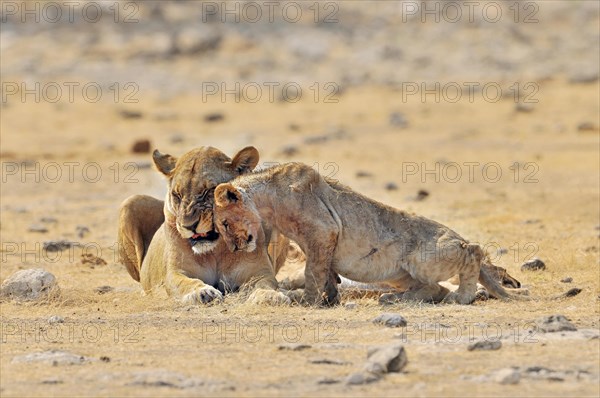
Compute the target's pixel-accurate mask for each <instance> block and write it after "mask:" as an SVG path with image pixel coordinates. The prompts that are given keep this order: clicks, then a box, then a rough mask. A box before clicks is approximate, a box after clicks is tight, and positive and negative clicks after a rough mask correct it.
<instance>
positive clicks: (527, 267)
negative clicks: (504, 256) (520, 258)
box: [521, 257, 546, 271]
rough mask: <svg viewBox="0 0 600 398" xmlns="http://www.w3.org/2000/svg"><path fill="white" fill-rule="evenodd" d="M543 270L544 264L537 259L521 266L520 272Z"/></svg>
mask: <svg viewBox="0 0 600 398" xmlns="http://www.w3.org/2000/svg"><path fill="white" fill-rule="evenodd" d="M545 269H546V264H545V263H544V262H543V261H542V260H540V259H539V258H537V257H536V258H534V259H531V260H529V261H527V262H525V263H524V264H523V265H521V271H542V270H545Z"/></svg>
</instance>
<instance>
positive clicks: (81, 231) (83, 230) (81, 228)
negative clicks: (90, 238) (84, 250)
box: [75, 225, 90, 238]
mask: <svg viewBox="0 0 600 398" xmlns="http://www.w3.org/2000/svg"><path fill="white" fill-rule="evenodd" d="M75 230H76V231H77V236H79V238H83V237H84V236H85V235H87V234H89V233H90V229H89V228H88V227H86V226H85V225H78V226H77V227H76V229H75Z"/></svg>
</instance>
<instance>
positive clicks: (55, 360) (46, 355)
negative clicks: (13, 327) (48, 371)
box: [12, 350, 91, 366]
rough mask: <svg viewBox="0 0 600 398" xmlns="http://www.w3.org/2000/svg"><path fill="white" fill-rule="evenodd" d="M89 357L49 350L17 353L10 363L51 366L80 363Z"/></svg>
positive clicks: (88, 359)
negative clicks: (38, 363) (23, 353)
mask: <svg viewBox="0 0 600 398" xmlns="http://www.w3.org/2000/svg"><path fill="white" fill-rule="evenodd" d="M90 361H91V358H87V357H85V356H83V355H77V354H73V353H71V352H68V351H60V350H49V351H42V352H34V353H31V354H25V355H19V356H16V357H14V358H13V359H12V363H35V362H40V363H45V364H48V365H52V366H58V365H81V364H84V363H86V362H90Z"/></svg>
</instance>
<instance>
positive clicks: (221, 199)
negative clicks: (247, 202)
mask: <svg viewBox="0 0 600 398" xmlns="http://www.w3.org/2000/svg"><path fill="white" fill-rule="evenodd" d="M241 202H242V194H241V193H240V191H238V190H237V189H236V188H235V187H234V186H233V185H231V184H219V186H217V188H216V189H215V204H216V205H217V206H219V207H226V206H228V205H230V204H233V203H241Z"/></svg>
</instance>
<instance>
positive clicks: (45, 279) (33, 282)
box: [0, 268, 58, 300]
mask: <svg viewBox="0 0 600 398" xmlns="http://www.w3.org/2000/svg"><path fill="white" fill-rule="evenodd" d="M57 288H58V284H57V283H56V278H55V277H54V275H52V274H51V273H50V272H48V271H46V270H44V269H41V268H33V269H25V270H21V271H17V272H15V273H14V274H12V275H11V276H9V277H8V278H7V279H6V280H5V281H4V282H3V283H2V286H0V296H4V297H11V298H16V299H21V300H36V299H38V298H41V297H43V296H46V295H47V294H48V293H49V292H50V291H51V290H53V289H57Z"/></svg>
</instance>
